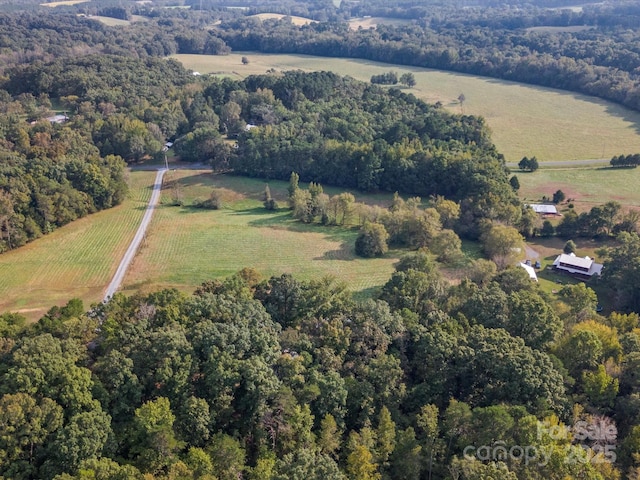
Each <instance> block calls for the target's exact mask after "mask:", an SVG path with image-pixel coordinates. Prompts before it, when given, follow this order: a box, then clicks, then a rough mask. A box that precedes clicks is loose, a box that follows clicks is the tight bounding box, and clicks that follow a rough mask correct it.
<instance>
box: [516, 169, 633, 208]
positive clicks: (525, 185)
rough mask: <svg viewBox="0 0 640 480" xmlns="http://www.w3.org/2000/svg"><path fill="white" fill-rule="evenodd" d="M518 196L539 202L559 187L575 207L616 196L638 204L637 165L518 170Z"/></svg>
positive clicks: (590, 205) (631, 203)
mask: <svg viewBox="0 0 640 480" xmlns="http://www.w3.org/2000/svg"><path fill="white" fill-rule="evenodd" d="M517 175H518V180H519V181H520V191H519V194H520V198H522V199H523V201H526V202H531V203H534V202H539V201H540V200H541V198H542V196H543V195H546V196H547V197H549V198H550V197H551V196H552V195H553V193H554V192H555V191H556V190H562V191H563V192H564V194H565V195H566V197H567V198H568V199H569V198H570V199H572V203H573V204H574V205H575V208H576V209H577V210H578V211H584V210H589V209H590V208H591V207H592V206H594V205H600V204H603V203H605V202H607V201H609V200H615V201H617V202H619V203H621V204H622V205H624V206H625V207H640V189H639V188H638V185H640V168H635V169H626V168H621V169H615V168H579V169H578V168H570V169H541V170H537V171H536V172H533V173H517Z"/></svg>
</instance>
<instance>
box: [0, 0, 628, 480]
mask: <svg viewBox="0 0 640 480" xmlns="http://www.w3.org/2000/svg"><path fill="white" fill-rule="evenodd" d="M91 3H93V2H91ZM195 3H196V2H194V7H196V5H195ZM197 3H198V5H197V7H198V9H199V8H200V2H197ZM245 3H246V2H242V1H239V0H238V1H237V2H235V3H234V2H231V3H228V2H225V4H226V5H236V6H244V4H245ZM497 3H498V2H493V1H491V0H486V1H478V2H473V5H466V4H465V3H464V2H460V5H457V6H453V7H452V6H450V5H448V3H447V2H442V1H433V2H417V1H416V2H410V1H408V2H396V3H391V2H382V1H371V2H368V3H367V4H361V3H360V2H348V1H347V2H342V4H341V6H340V7H339V8H338V7H334V6H333V4H332V3H331V4H330V3H329V2H323V1H317V2H287V1H278V2H265V3H263V4H262V5H260V6H257V7H255V8H254V9H253V10H250V11H249V12H243V11H233V10H228V9H223V8H218V7H219V6H220V3H218V2H209V1H203V2H202V4H201V5H202V10H201V11H200V10H196V9H195V8H194V9H193V10H182V9H176V10H171V9H160V8H155V6H153V5H152V6H145V5H140V4H126V3H125V4H121V3H120V4H113V3H110V2H104V3H100V4H99V5H84V6H82V5H80V6H77V7H64V8H62V10H60V11H49V10H47V11H44V10H39V11H38V10H37V9H38V7H37V6H35V5H31V6H30V10H31V11H22V12H18V13H3V14H2V15H0V68H1V75H0V111H1V113H2V118H1V119H0V234H1V235H0V242H1V243H0V249H1V250H2V251H4V250H8V249H11V248H16V247H19V246H21V245H23V244H24V243H25V242H27V241H29V240H32V239H35V238H37V237H38V236H40V235H42V234H45V233H48V232H50V231H52V230H53V229H55V228H57V227H58V226H61V225H63V224H65V223H67V222H70V221H73V220H74V219H76V218H79V217H81V216H83V215H86V214H89V213H91V212H94V211H97V210H100V209H104V208H109V207H112V206H114V205H117V204H118V203H119V202H121V201H122V200H123V198H124V195H125V194H126V178H125V167H126V165H127V164H130V165H135V164H137V163H139V162H144V161H147V160H151V159H156V160H157V159H160V158H161V156H162V148H163V145H164V144H165V142H166V141H168V140H171V141H173V143H174V145H173V148H174V150H175V152H176V154H177V155H179V156H180V157H181V158H182V159H183V160H186V161H193V162H202V163H205V164H208V165H210V166H212V167H213V168H214V169H216V170H220V171H233V172H235V173H240V174H244V175H250V176H256V177H261V178H267V179H269V178H278V179H290V181H291V184H290V192H289V193H290V197H289V202H290V207H291V209H292V215H293V217H294V218H297V219H299V220H300V221H303V222H306V223H312V222H317V223H322V224H324V225H326V228H346V227H344V226H342V224H344V220H345V215H346V213H345V212H346V211H347V206H348V205H350V204H352V203H353V202H354V197H353V195H351V194H349V193H346V192H345V193H342V194H337V195H335V196H333V197H329V196H328V195H326V194H324V192H323V189H322V186H321V185H320V183H319V182H322V183H324V184H326V185H334V186H338V187H344V188H345V189H346V188H348V189H353V188H357V189H361V190H365V191H380V190H386V191H390V192H394V191H399V192H402V193H405V194H407V195H420V196H422V197H423V198H424V201H423V200H422V199H420V198H417V197H413V198H409V199H407V200H403V199H402V198H401V197H400V196H399V195H395V196H394V198H393V201H392V202H390V205H388V206H367V208H364V207H362V206H361V207H362V208H361V209H360V210H359V211H358V215H360V216H361V217H362V222H361V223H362V228H361V231H360V233H359V235H358V240H357V241H356V245H354V247H355V248H357V249H358V251H359V254H361V255H363V256H375V255H382V254H384V250H385V248H386V246H387V243H388V244H389V245H391V246H393V247H394V248H404V249H406V250H407V251H408V250H411V251H412V252H411V253H409V254H408V255H406V256H405V257H403V258H402V259H401V260H400V261H399V262H398V264H397V265H396V268H395V272H394V273H393V274H392V275H391V277H390V278H389V280H388V282H387V283H386V284H385V285H384V286H383V287H382V288H381V289H380V290H379V291H378V292H374V293H372V294H371V298H369V299H368V300H359V299H355V298H354V297H353V296H352V295H351V294H350V293H349V292H348V291H347V290H346V287H345V286H344V285H342V284H341V283H340V282H339V281H338V280H336V279H331V278H326V279H321V280H314V281H302V280H299V279H296V277H295V275H290V274H282V275H280V276H273V277H271V278H268V279H266V278H261V276H260V273H259V272H256V271H255V270H253V269H251V268H246V269H244V270H242V271H240V272H238V273H237V274H235V275H233V276H231V277H229V278H227V279H224V280H216V281H210V282H206V283H204V284H203V285H202V286H201V287H200V288H198V290H197V291H196V292H194V293H193V294H185V293H182V292H178V291H176V290H162V291H157V292H154V293H150V294H147V295H135V296H130V297H126V296H124V295H116V296H115V297H114V298H113V299H111V300H110V301H109V302H108V303H104V304H99V305H94V306H91V308H90V309H89V310H88V311H87V310H86V308H85V306H84V305H83V304H82V302H81V301H79V300H71V301H69V302H68V303H67V304H66V305H65V306H62V307H53V308H52V309H51V310H50V311H49V312H48V313H47V314H46V315H45V316H44V317H43V318H41V319H40V320H39V321H38V322H36V323H34V324H31V325H27V324H26V320H25V318H23V317H22V316H21V315H19V314H17V313H5V314H2V315H0V478H5V479H56V480H72V479H82V480H102V479H146V480H151V479H154V478H157V479H208V480H212V479H217V480H227V479H228V480H238V479H255V480H263V479H264V480H269V479H271V480H285V479H287V480H289V479H293V480H296V479H300V480H302V479H318V480H319V479H323V480H342V479H348V480H369V479H374V480H382V479H384V480H387V479H393V480H396V479H397V480H400V479H402V480H413V479H416V480H418V479H429V480H432V479H434V480H435V479H443V480H444V479H447V480H448V479H451V480H459V479H464V480H477V479H492V480H493V479H495V480H502V479H508V480H511V479H519V480H536V479H552V480H556V479H557V480H567V479H581V480H584V479H588V480H610V479H613V480H615V479H619V478H623V477H624V478H628V479H632V480H636V479H638V478H640V382H639V380H638V373H637V372H638V368H640V317H639V316H638V312H640V237H639V236H638V218H637V216H633V215H631V214H627V215H622V212H621V207H620V205H618V204H616V203H615V202H610V203H607V204H605V205H602V206H597V207H594V208H593V209H592V210H591V211H590V212H583V213H580V214H576V213H574V214H567V215H566V216H565V217H564V218H563V220H562V221H561V222H560V223H559V224H558V226H557V229H555V230H557V231H556V232H554V228H553V226H551V228H548V226H547V227H545V226H544V225H540V220H539V219H538V218H537V216H536V215H535V214H533V213H532V212H533V211H532V210H531V209H526V208H523V207H522V205H520V203H519V202H518V200H517V196H516V192H515V191H516V189H517V184H518V180H517V178H515V177H511V178H509V173H508V171H507V169H506V168H505V165H504V160H503V158H502V157H501V155H500V154H499V152H497V151H496V149H495V147H494V146H493V144H492V142H491V139H490V136H489V132H488V130H487V127H486V125H485V124H484V121H483V120H482V119H481V118H477V117H473V116H467V115H454V114H451V113H448V112H446V111H445V110H444V109H442V108H441V107H439V106H437V105H428V104H426V103H424V102H422V101H420V100H418V99H416V98H415V97H414V96H412V95H409V94H406V93H403V92H402V91H401V90H399V89H396V88H390V89H386V88H382V87H379V86H377V85H370V84H365V83H362V82H357V81H354V80H353V79H349V78H341V77H338V76H336V75H334V74H331V73H326V72H317V73H309V74H305V73H301V72H288V73H279V72H270V73H268V74H265V75H260V76H253V77H248V78H246V79H245V80H242V81H236V80H231V79H228V78H213V77H205V76H194V75H191V74H190V72H187V71H186V70H184V68H182V67H181V66H180V65H179V64H178V63H177V62H175V61H170V60H169V61H167V60H164V59H161V58H158V57H163V56H165V55H168V54H172V53H176V52H181V53H214V54H225V53H228V52H229V51H230V49H231V48H233V49H238V48H242V49H258V50H262V51H288V52H291V51H294V52H300V53H314V54H319V55H327V54H331V55H343V56H352V57H360V58H370V59H376V60H383V61H389V62H394V63H398V62H399V63H407V64H413V65H421V66H433V67H438V68H446V69H452V70H459V71H468V72H472V73H481V74H485V75H493V76H496V77H501V78H510V79H514V80H520V81H527V82H531V83H541V84H544V85H549V86H556V87H561V88H566V89H571V90H575V91H582V92H586V93H591V94H595V95H599V96H602V97H604V98H609V99H613V100H615V101H618V102H620V103H623V104H625V105H628V106H630V107H632V108H636V109H640V103H639V102H640V100H639V99H640V95H639V94H638V92H639V91H640V90H638V78H637V75H638V72H637V71H636V70H637V65H638V64H640V61H638V60H639V59H638V58H637V56H638V54H639V53H640V52H638V42H637V31H635V30H629V29H628V28H627V27H628V26H629V25H632V24H633V22H634V21H637V16H638V7H637V6H635V5H634V4H632V3H629V4H627V3H619V4H615V5H597V6H586V7H585V8H584V9H583V11H582V12H581V13H580V12H578V13H576V12H573V13H572V12H569V11H551V10H543V9H541V8H538V7H532V6H531V5H528V4H527V3H525V2H515V1H514V2H512V3H513V5H517V8H509V9H504V8H500V9H498V8H497ZM566 4H567V2H564V1H562V0H559V1H554V0H548V1H547V2H544V4H543V3H539V6H541V7H542V6H545V7H546V6H549V7H558V6H563V5H566ZM24 6H25V8H24V9H25V10H28V9H27V8H26V7H27V6H29V4H28V3H25V4H24ZM461 6H467V7H473V8H465V9H462V8H459V7H461ZM5 7H6V8H5V10H14V9H17V8H18V7H19V6H17V5H13V4H6V5H5ZM479 7H483V8H479ZM83 9H85V10H83ZM285 9H288V10H285ZM266 10H279V11H282V13H287V14H298V15H300V14H302V15H304V14H305V11H306V14H308V15H310V16H313V17H314V18H318V19H322V16H324V19H325V20H327V21H326V22H324V23H318V24H313V25H309V26H305V27H295V26H293V25H292V24H291V23H289V22H287V21H286V20H285V21H264V22H260V21H257V20H256V19H250V18H246V14H247V13H255V12H256V11H266ZM76 13H85V14H92V15H93V14H108V15H112V16H115V17H120V18H129V17H130V15H131V14H133V13H135V14H145V15H146V16H147V21H146V22H144V23H138V24H135V25H132V26H128V27H127V26H123V27H119V28H117V29H116V28H110V27H106V26H104V25H102V24H100V23H99V22H96V21H95V20H92V19H91V18H88V17H79V16H77V15H76ZM356 14H357V15H377V14H385V15H394V16H396V17H405V18H407V17H411V18H415V19H416V20H415V22H412V23H411V24H409V25H406V26H400V27H388V26H387V27H385V26H380V27H378V29H376V30H360V31H349V30H348V28H347V26H346V24H345V23H343V20H345V19H347V18H349V17H350V16H352V15H356ZM412 15H413V16H412ZM218 20H220V21H221V23H219V24H217V25H213V24H214V23H215V22H216V21H218ZM539 25H552V26H565V27H566V26H587V27H593V28H591V29H586V30H582V31H577V32H573V33H571V32H568V31H563V32H559V33H553V32H546V33H545V32H535V31H526V30H524V28H525V27H531V26H539ZM54 113H58V114H60V115H61V117H62V119H60V120H59V123H58V122H57V121H51V120H50V117H52V115H53V114H54ZM625 161H626V159H625ZM292 172H295V173H293V174H292ZM299 181H301V182H305V183H306V182H311V183H310V184H309V186H308V187H307V188H304V186H299V184H298V182H299ZM267 192H268V190H267ZM267 192H265V207H266V208H268V209H274V208H277V205H275V202H274V201H273V199H272V198H270V195H268V194H267ZM269 200H271V202H270V201H269ZM423 202H424V203H423ZM318 228H321V227H318ZM543 232H546V233H543ZM570 232H571V233H577V234H579V235H585V236H590V237H592V236H604V237H610V236H613V235H614V234H615V235H617V242H616V243H612V244H611V246H610V247H608V248H607V249H605V250H603V251H602V256H603V258H605V259H606V262H607V267H606V269H605V270H604V273H603V277H602V279H601V280H600V283H599V285H598V286H599V287H600V288H601V289H602V288H604V289H605V290H607V289H608V290H607V291H611V296H612V298H611V304H612V305H613V306H615V308H616V309H617V310H618V312H612V313H610V314H608V315H606V316H603V315H601V314H599V313H598V312H597V311H596V310H597V309H598V308H597V304H598V297H597V296H596V293H595V292H594V290H592V289H591V288H589V287H587V286H586V285H585V284H583V283H580V284H576V285H566V286H562V287H560V286H559V287H558V291H557V295H553V296H552V295H550V294H547V293H545V292H544V291H543V290H542V289H540V288H539V287H538V286H537V284H536V283H535V282H532V281H531V279H530V278H529V276H528V275H527V273H526V272H525V270H524V269H521V268H517V267H512V266H510V265H512V264H513V263H514V259H513V258H512V257H513V256H514V251H520V250H518V248H521V247H523V246H524V245H523V243H522V235H524V236H531V235H534V234H538V233H543V234H549V235H551V234H553V233H557V234H558V235H560V236H566V235H567V234H568V233H570ZM459 235H460V236H467V237H471V238H479V239H480V242H481V244H482V246H483V249H484V253H485V254H486V255H487V257H489V258H491V259H492V260H485V259H477V260H474V261H470V262H468V263H467V264H465V269H464V272H462V273H460V275H459V276H460V277H461V278H457V280H458V281H455V282H452V281H450V278H449V277H447V276H445V273H446V268H443V266H450V265H455V261H456V257H457V256H459V255H461V242H460V238H459ZM212 248H215V246H212ZM619 312H621V313H619Z"/></svg>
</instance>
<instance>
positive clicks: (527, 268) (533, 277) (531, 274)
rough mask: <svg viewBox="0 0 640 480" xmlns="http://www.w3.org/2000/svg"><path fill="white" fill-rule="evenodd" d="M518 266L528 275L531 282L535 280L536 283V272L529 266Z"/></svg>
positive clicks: (523, 264) (521, 264)
mask: <svg viewBox="0 0 640 480" xmlns="http://www.w3.org/2000/svg"><path fill="white" fill-rule="evenodd" d="M520 266H521V267H522V268H524V270H525V271H526V272H527V273H528V274H529V278H530V279H531V280H535V281H536V282H537V281H538V275H536V271H535V269H534V268H533V267H532V266H531V265H527V264H526V263H520Z"/></svg>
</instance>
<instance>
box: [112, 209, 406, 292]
mask: <svg viewBox="0 0 640 480" xmlns="http://www.w3.org/2000/svg"><path fill="white" fill-rule="evenodd" d="M259 205H260V203H259V202H257V201H255V203H254V206H253V208H251V209H247V210H231V209H223V210H218V211H206V210H196V209H192V208H185V207H168V206H167V207H161V208H159V209H158V211H157V212H156V215H155V216H154V219H153V221H152V224H151V227H150V229H149V233H148V235H147V239H146V242H145V245H144V246H143V248H142V249H141V251H140V253H139V255H138V256H137V257H136V259H135V260H134V262H133V265H132V267H131V269H130V271H129V274H128V276H127V278H126V280H125V283H124V290H125V291H129V292H132V291H136V290H138V289H142V290H146V289H151V288H155V287H157V286H164V287H177V288H181V289H184V290H192V289H193V288H195V287H196V286H197V285H199V284H201V283H202V282H204V281H206V280H210V279H213V278H221V277H226V276H228V275H230V274H232V273H234V272H237V271H238V270H240V269H241V268H243V267H253V268H256V269H257V270H258V271H259V272H260V273H262V274H263V275H264V276H270V275H280V274H282V273H292V274H294V275H295V276H296V277H298V278H301V279H306V280H309V279H318V278H321V277H323V276H325V275H332V276H335V277H336V278H337V279H339V280H342V281H344V282H346V283H347V285H348V287H349V288H350V289H351V290H353V291H361V290H365V289H369V288H372V287H377V286H380V285H382V284H384V283H385V282H386V281H387V280H388V279H389V277H390V276H391V273H392V272H393V263H394V262H395V261H396V260H397V257H396V256H395V255H389V257H388V258H382V259H366V260H365V259H360V258H357V257H355V254H354V253H353V242H354V241H355V237H356V235H357V232H356V230H348V229H344V228H339V227H334V228H328V227H322V226H313V225H302V224H299V223H297V222H295V221H293V220H291V218H290V214H289V212H287V211H279V212H276V213H267V212H265V211H264V210H262V209H261V208H260V207H259Z"/></svg>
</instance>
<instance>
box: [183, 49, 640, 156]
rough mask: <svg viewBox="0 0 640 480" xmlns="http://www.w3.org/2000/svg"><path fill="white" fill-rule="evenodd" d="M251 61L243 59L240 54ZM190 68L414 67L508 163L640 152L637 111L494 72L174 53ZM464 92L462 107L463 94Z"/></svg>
mask: <svg viewBox="0 0 640 480" xmlns="http://www.w3.org/2000/svg"><path fill="white" fill-rule="evenodd" d="M243 56H246V57H247V58H248V59H249V64H248V65H243V64H242V62H241V58H242V57H243ZM172 57H173V58H176V59H177V60H179V61H181V62H182V63H183V64H184V65H185V67H187V68H189V69H192V70H195V71H198V72H201V73H214V74H219V75H227V76H231V77H233V78H244V77H246V76H248V75H251V74H259V73H265V72H266V71H267V70H268V69H270V68H274V69H276V70H292V69H301V70H306V71H313V70H330V71H334V72H336V73H338V74H340V75H350V76H352V77H354V78H357V79H359V80H363V81H369V79H370V78H371V76H372V75H375V74H380V73H384V72H388V71H390V70H393V71H396V72H397V73H398V74H399V75H400V74H402V73H404V72H412V73H413V74H414V75H415V78H416V82H417V84H416V86H415V87H414V88H410V89H409V88H405V91H407V92H411V93H413V94H414V95H416V96H417V97H420V98H422V99H424V100H426V101H428V102H432V103H433V102H436V101H440V102H442V103H443V105H444V106H445V108H447V109H449V110H451V111H452V112H455V113H461V112H463V113H465V114H474V115H482V116H483V117H485V118H486V120H487V123H488V125H489V127H490V128H491V130H492V134H493V140H494V142H495V144H496V145H497V147H498V149H499V151H500V152H501V153H503V154H504V155H505V157H506V159H507V161H509V162H518V161H519V160H520V159H521V158H522V157H523V156H529V157H531V156H536V157H537V158H538V160H539V161H541V162H544V161H550V160H574V159H591V158H611V157H612V156H613V155H619V154H628V153H637V151H638V149H639V148H640V147H639V146H640V127H639V126H640V113H637V112H633V111H631V110H629V109H626V108H624V107H621V106H618V105H616V104H613V103H610V102H606V101H604V100H600V99H597V98H595V97H589V96H586V95H579V94H576V93H571V92H564V91H561V90H554V89H549V88H542V87H535V86H531V85H524V84H519V83H514V82H507V81H502V80H497V79H492V78H486V77H478V76H474V75H463V74H458V73H451V72H443V71H437V70H429V69H425V68H417V67H405V66H400V65H390V64H384V63H378V62H371V61H367V60H352V59H344V58H325V57H313V56H307V55H270V54H261V53H255V52H234V53H233V54H231V55H225V56H215V55H173V56H172ZM461 93H464V95H465V98H466V100H465V102H464V104H463V105H460V103H459V102H458V100H457V99H458V96H459V95H460V94H461Z"/></svg>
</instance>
